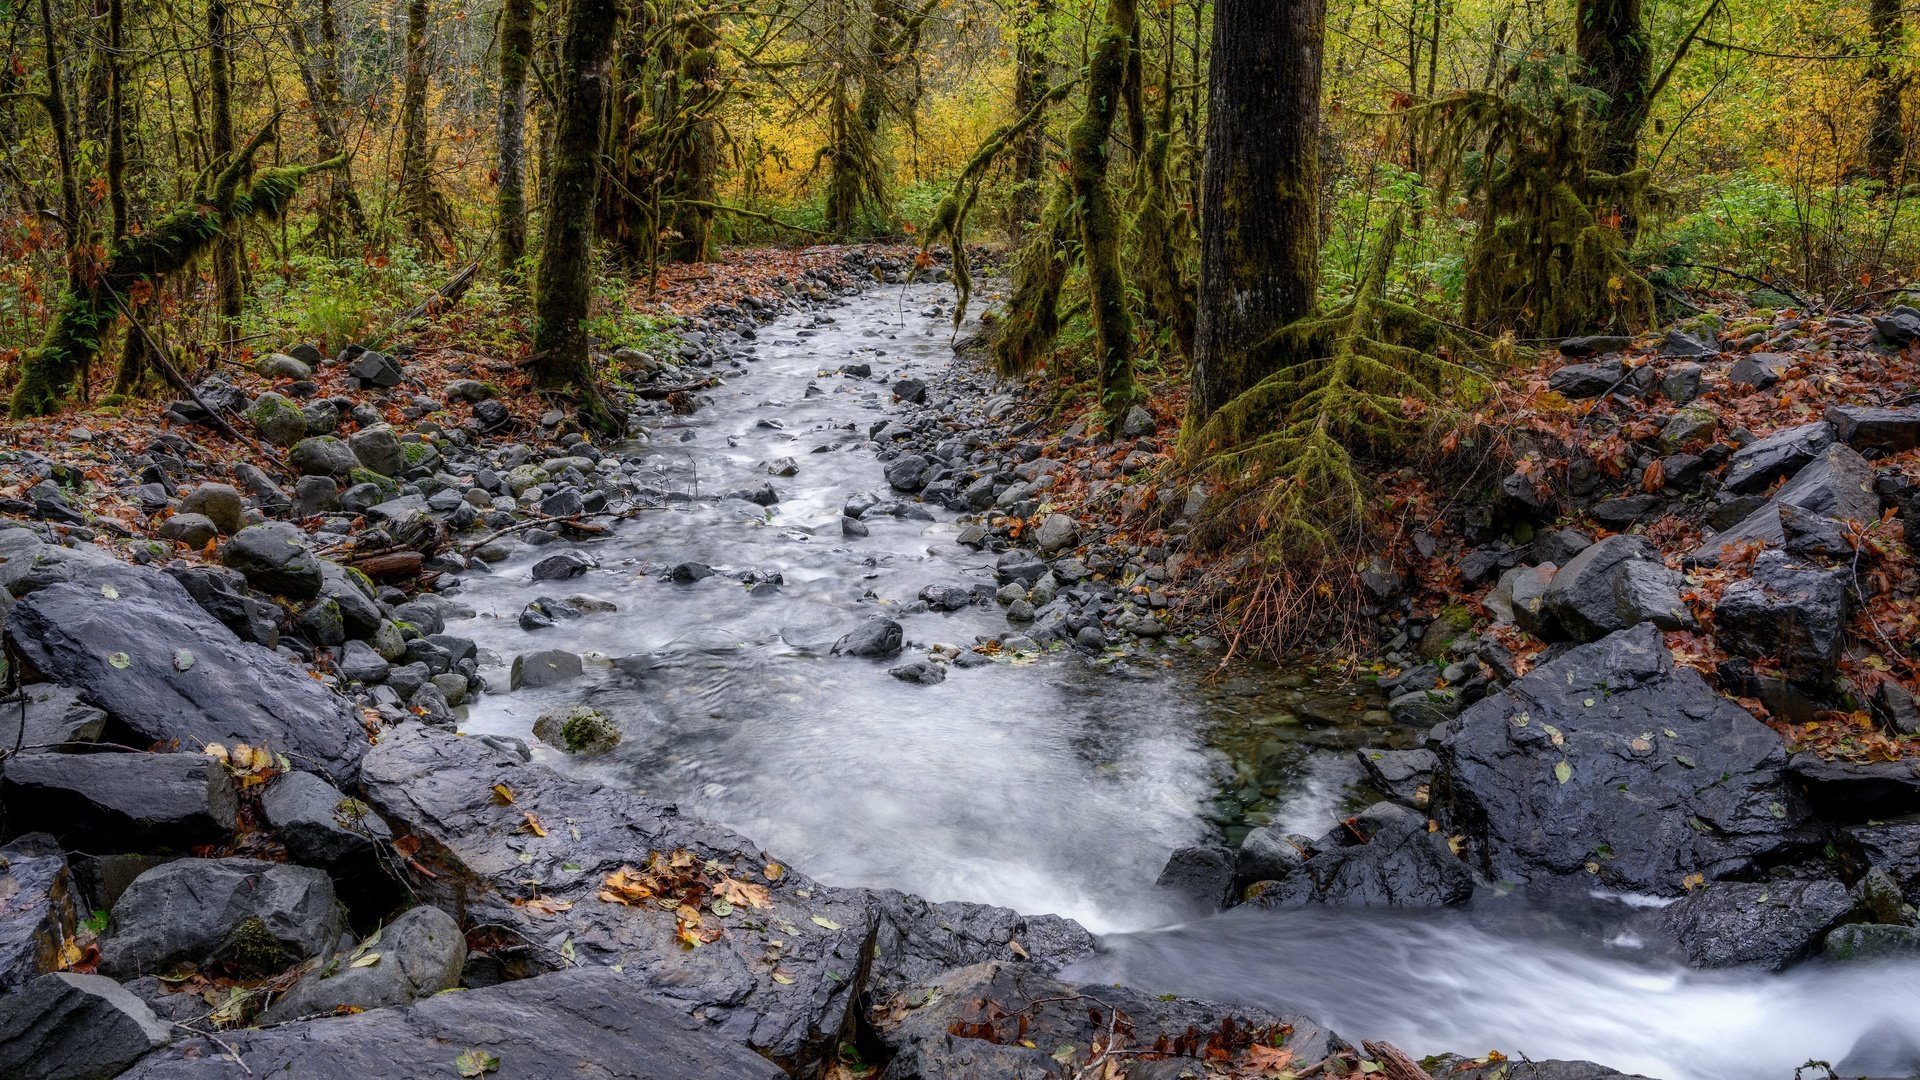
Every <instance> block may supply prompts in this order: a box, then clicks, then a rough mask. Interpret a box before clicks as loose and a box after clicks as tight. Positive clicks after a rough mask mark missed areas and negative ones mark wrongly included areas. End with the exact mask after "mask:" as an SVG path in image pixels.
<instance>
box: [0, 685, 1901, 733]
mask: <svg viewBox="0 0 1920 1080" xmlns="http://www.w3.org/2000/svg"><path fill="white" fill-rule="evenodd" d="M1872 709H1873V718H1874V720H1875V721H1876V722H1878V723H1879V725H1880V726H1881V728H1882V729H1884V730H1886V731H1888V732H1890V733H1892V734H1895V735H1920V703H1916V702H1915V701H1914V698H1913V694H1912V693H1911V692H1909V691H1908V690H1907V689H1906V688H1905V687H1903V686H1901V685H1900V684H1899V683H1897V682H1894V681H1893V680H1891V679H1889V680H1887V681H1886V682H1883V683H1881V684H1880V685H1879V686H1877V687H1875V688H1874V691H1873V700H1872ZM5 730H6V729H5V728H4V727H0V732H4V731H5Z"/></svg>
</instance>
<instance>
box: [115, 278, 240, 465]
mask: <svg viewBox="0 0 1920 1080" xmlns="http://www.w3.org/2000/svg"><path fill="white" fill-rule="evenodd" d="M107 295H108V298H109V299H111V300H112V301H113V306H114V307H115V308H118V309H119V311H120V314H121V315H123V316H125V318H126V320H127V325H128V326H131V327H133V329H134V332H135V333H137V334H139V335H140V337H141V339H142V340H144V341H145V342H146V343H147V359H149V360H151V361H152V362H153V366H154V367H156V368H158V369H159V371H160V377H161V378H163V379H165V380H167V382H168V384H169V385H171V386H172V387H173V388H174V389H175V390H178V391H180V392H181V393H183V394H185V395H187V397H189V398H191V399H192V400H193V403H194V404H195V405H198V406H199V407H200V411H201V412H204V413H206V414H207V420H208V422H209V423H210V424H212V425H213V427H214V429H215V430H217V431H219V432H220V434H222V435H225V436H226V437H227V438H229V439H232V440H233V441H234V442H237V443H240V444H242V445H245V446H249V447H251V448H253V449H254V450H255V451H256V452H262V453H264V451H262V449H261V446H260V444H259V443H257V442H254V441H253V440H252V439H250V438H248V437H247V436H245V435H242V434H240V432H239V430H238V429H237V428H235V427H234V426H233V425H232V424H229V423H227V418H226V417H225V416H223V415H221V413H220V410H219V409H216V408H214V407H213V406H212V405H210V404H208V403H207V399H206V398H203V397H201V396H200V391H198V390H196V389H194V387H193V384H192V383H189V382H188V381H187V379H186V376H184V375H182V374H180V371H179V369H177V368H175V367H174V366H173V361H171V360H169V359H167V351H166V350H165V349H162V348H161V347H160V343H159V342H157V341H155V340H154V339H153V335H152V334H151V333H149V332H148V331H147V327H146V324H144V323H142V322H141V321H140V320H139V319H138V318H136V317H134V314H133V309H132V308H130V307H128V306H127V304H126V301H125V300H124V299H123V298H122V297H121V296H120V294H119V293H117V292H114V291H112V290H111V289H109V290H108V292H107Z"/></svg>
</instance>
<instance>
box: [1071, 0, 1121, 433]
mask: <svg viewBox="0 0 1920 1080" xmlns="http://www.w3.org/2000/svg"><path fill="white" fill-rule="evenodd" d="M1135 25H1137V17H1136V15H1135V9H1134V0H1108V2H1107V25H1106V28H1105V30H1104V31H1103V32H1102V33H1101V35H1100V40H1099V41H1098V42H1097V43H1096V44H1095V45H1094V50H1093V58H1092V60H1091V61H1090V62H1089V63H1088V65H1087V105H1086V111H1085V112H1084V113H1082V114H1081V116H1080V119H1079V120H1078V121H1076V122H1075V123H1074V125H1073V129H1072V131H1070V132H1069V133H1068V135H1067V178H1068V181H1069V182H1070V183H1071V185H1072V187H1073V195H1074V199H1075V201H1076V202H1077V203H1078V205H1079V207H1080V244H1081V250H1082V252H1083V253H1084V257H1085V259H1086V267H1087V287H1088V289H1089V291H1090V292H1091V293H1092V296H1091V310H1092V313H1093V330H1094V362H1095V365H1096V367H1097V369H1098V371H1099V376H1100V408H1101V412H1102V414H1103V416H1104V419H1105V421H1106V425H1107V428H1108V430H1109V431H1110V432H1111V431H1118V430H1119V427H1120V424H1121V423H1122V421H1124V420H1125V419H1126V413H1127V410H1128V409H1130V408H1132V407H1133V406H1134V405H1135V404H1136V403H1137V401H1138V398H1139V387H1138V386H1137V385H1135V383H1134V380H1133V320H1132V317H1131V316H1130V315H1129V314H1128V312H1127V283H1126V278H1125V277H1124V276H1123V275H1122V274H1121V272H1120V231H1121V221H1120V211H1119V208H1118V207H1117V206H1116V205H1115V203H1114V198H1113V192H1112V190H1111V189H1110V188H1109V187H1108V184H1107V166H1108V162H1109V161H1110V159H1111V156H1112V155H1111V143H1112V139H1113V122H1114V115H1115V113H1117V112H1118V111H1119V107H1120V101H1121V99H1122V98H1123V97H1125V96H1126V93H1125V92H1126V82H1127V71H1128V68H1129V66H1130V64H1131V57H1132V54H1133V40H1132V38H1133V35H1132V28H1133V27H1134V26H1135Z"/></svg>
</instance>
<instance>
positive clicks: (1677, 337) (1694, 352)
mask: <svg viewBox="0 0 1920 1080" xmlns="http://www.w3.org/2000/svg"><path fill="white" fill-rule="evenodd" d="M1719 351H1720V350H1719V348H1718V346H1717V344H1716V343H1714V342H1711V341H1703V340H1701V339H1700V338H1698V337H1695V336H1694V335H1692V334H1689V333H1686V332H1685V331H1682V330H1669V331H1667V336H1666V339H1665V340H1663V341H1661V342H1660V355H1661V356H1691V357H1698V356H1713V355H1716V354H1717V353H1719Z"/></svg>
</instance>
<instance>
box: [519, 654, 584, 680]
mask: <svg viewBox="0 0 1920 1080" xmlns="http://www.w3.org/2000/svg"><path fill="white" fill-rule="evenodd" d="M585 673H586V666H585V665H584V664H582V663H581V662H580V656H579V654H577V653H570V652H567V651H565V650H563V649H545V650H542V651H540V652H531V653H522V654H521V655H519V656H516V657H514V658H513V669H512V671H511V673H510V675H509V676H508V686H509V688H510V689H514V690H518V689H520V688H521V687H523V686H525V687H530V688H537V687H542V686H554V685H557V684H559V683H563V682H569V681H571V680H574V679H577V678H579V677H580V676H581V675H583V674H585Z"/></svg>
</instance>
